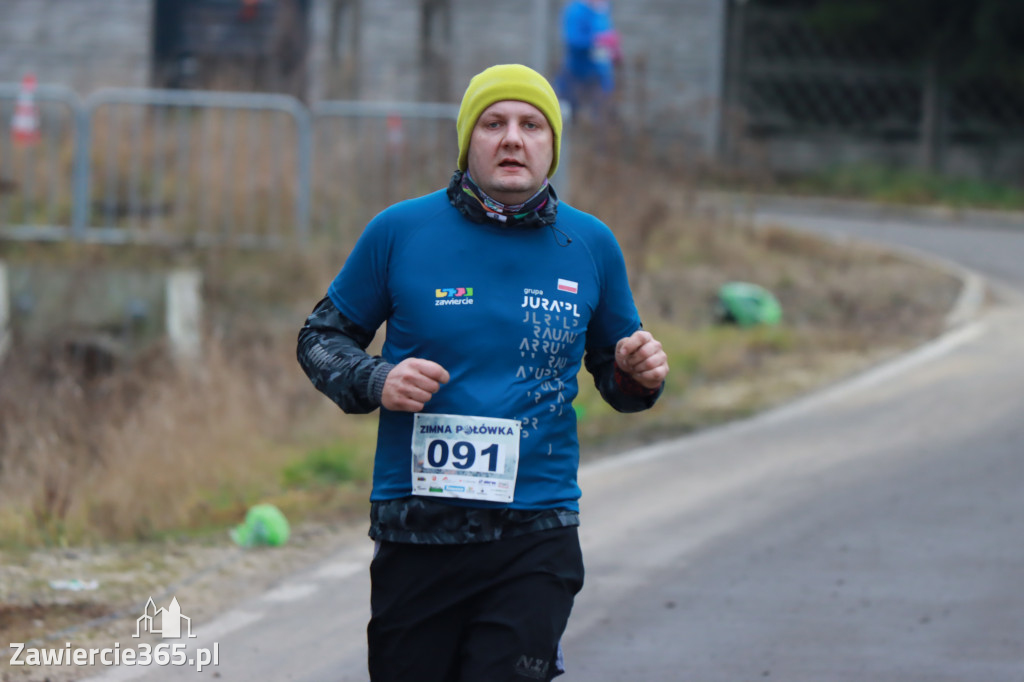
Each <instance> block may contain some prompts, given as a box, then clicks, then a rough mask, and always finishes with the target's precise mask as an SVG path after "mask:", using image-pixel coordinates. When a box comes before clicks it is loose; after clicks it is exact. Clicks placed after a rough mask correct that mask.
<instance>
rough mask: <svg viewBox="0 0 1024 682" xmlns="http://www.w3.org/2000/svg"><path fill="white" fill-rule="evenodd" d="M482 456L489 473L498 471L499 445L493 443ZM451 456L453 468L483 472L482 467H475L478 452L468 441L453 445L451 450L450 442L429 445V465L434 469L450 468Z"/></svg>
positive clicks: (482, 451)
mask: <svg viewBox="0 0 1024 682" xmlns="http://www.w3.org/2000/svg"><path fill="white" fill-rule="evenodd" d="M479 454H480V456H481V457H486V458H487V471H490V472H495V471H497V470H498V444H497V443H492V444H490V445H488V446H487V447H486V448H484V449H483V450H480V453H479ZM449 456H450V457H451V459H452V466H453V467H455V468H456V469H460V470H463V471H465V470H469V469H474V468H475V469H477V470H478V471H482V470H483V468H482V465H483V462H481V466H479V467H475V466H474V465H475V464H476V463H477V450H476V446H475V445H473V443H471V442H469V441H467V440H460V441H456V442H455V443H452V446H451V450H450V451H449V448H448V441H444V440H432V441H430V442H429V443H428V444H427V464H428V465H429V466H430V467H432V468H434V469H444V468H445V467H447V466H448V459H449Z"/></svg>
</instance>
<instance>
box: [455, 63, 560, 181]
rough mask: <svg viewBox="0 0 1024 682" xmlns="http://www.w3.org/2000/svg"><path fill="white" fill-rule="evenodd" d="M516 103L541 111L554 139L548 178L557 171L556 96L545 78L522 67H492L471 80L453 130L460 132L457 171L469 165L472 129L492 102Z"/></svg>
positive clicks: (558, 123)
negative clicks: (507, 101)
mask: <svg viewBox="0 0 1024 682" xmlns="http://www.w3.org/2000/svg"><path fill="white" fill-rule="evenodd" d="M504 100H516V101H518V102H526V103H527V104H532V105H533V106H535V107H537V108H538V109H540V111H541V113H543V114H544V117H545V118H547V119H548V124H550V125H551V132H552V134H553V136H554V150H553V151H554V154H553V155H552V157H551V169H550V170H549V171H548V177H549V178H550V177H551V176H553V175H554V174H555V170H556V169H557V168H558V151H559V147H560V146H561V144H562V109H561V107H560V106H559V104H558V96H557V95H556V94H555V91H554V90H553V89H552V87H551V84H550V83H548V81H547V79H546V78H544V76H542V75H540V74H539V73H537V72H536V71H534V70H533V69H531V68H529V67H527V66H523V65H521V64H501V65H499V66H492V67H491V68H489V69H486V70H484V71H481V72H480V73H478V74H477V75H475V76H473V79H472V80H471V81H469V87H467V88H466V94H465V95H463V96H462V105H461V106H460V107H459V118H458V120H457V121H456V127H457V128H458V131H459V170H462V171H464V170H466V168H467V167H468V164H469V138H470V136H471V135H472V133H473V127H474V126H475V125H476V121H477V119H478V118H480V114H482V113H484V110H485V109H487V107H489V106H491V105H492V104H494V103H495V102H501V101H504Z"/></svg>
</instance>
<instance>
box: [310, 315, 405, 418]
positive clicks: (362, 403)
mask: <svg viewBox="0 0 1024 682" xmlns="http://www.w3.org/2000/svg"><path fill="white" fill-rule="evenodd" d="M373 336H374V332H373V331H367V330H365V329H363V328H362V327H360V326H359V325H357V324H356V323H355V322H353V321H352V320H350V319H348V318H347V317H345V316H344V315H342V314H341V311H339V310H338V308H337V307H336V306H335V305H334V303H333V302H332V301H331V299H330V298H327V297H324V298H323V299H321V300H320V302H319V303H317V304H316V307H315V308H314V309H313V312H312V313H310V315H309V317H307V318H306V324H304V325H303V326H302V329H301V330H300V331H299V340H298V348H297V351H296V354H297V356H298V360H299V365H300V366H301V367H302V370H303V371H304V372H305V373H306V376H308V377H309V380H310V381H312V382H313V386H315V387H316V389H317V390H318V391H320V392H321V393H323V394H324V395H326V396H327V397H328V398H330V399H331V400H333V401H334V402H335V403H336V404H337V405H338V407H340V408H341V409H342V410H344V411H345V412H346V413H348V414H365V413H367V412H372V411H373V410H375V409H377V408H378V407H380V397H381V393H382V391H383V390H384V380H385V379H386V378H387V375H388V372H390V371H391V369H392V367H394V365H392V364H391V363H389V362H387V361H385V360H383V359H382V358H380V357H379V356H371V355H370V354H369V353H367V352H366V347H367V346H369V345H370V342H371V341H373Z"/></svg>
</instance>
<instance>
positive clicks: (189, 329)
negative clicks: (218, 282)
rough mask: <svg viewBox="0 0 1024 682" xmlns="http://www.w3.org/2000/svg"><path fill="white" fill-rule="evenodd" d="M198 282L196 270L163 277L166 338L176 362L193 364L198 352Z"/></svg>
mask: <svg viewBox="0 0 1024 682" xmlns="http://www.w3.org/2000/svg"><path fill="white" fill-rule="evenodd" d="M202 283H203V278H202V275H201V274H200V273H199V272H198V271H196V270H175V271H174V272H171V273H169V274H168V275H167V285H166V289H165V292H166V302H167V305H166V310H167V312H166V320H165V321H166V327H167V338H168V341H169V343H170V348H171V353H172V354H173V355H174V357H175V359H176V360H179V361H187V362H190V361H195V360H197V359H199V356H200V353H201V352H202V317H203V297H202Z"/></svg>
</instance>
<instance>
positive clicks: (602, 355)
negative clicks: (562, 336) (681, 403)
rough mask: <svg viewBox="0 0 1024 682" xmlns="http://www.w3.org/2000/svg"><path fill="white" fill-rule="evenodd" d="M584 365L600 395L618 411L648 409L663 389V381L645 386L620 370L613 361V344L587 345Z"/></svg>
mask: <svg viewBox="0 0 1024 682" xmlns="http://www.w3.org/2000/svg"><path fill="white" fill-rule="evenodd" d="M583 364H584V365H585V366H586V368H587V371H588V372H590V373H591V374H592V375H593V376H594V386H596V387H597V390H598V392H599V393H600V394H601V397H602V398H604V400H605V402H606V403H608V404H609V405H611V406H612V407H613V408H615V409H616V410H617V411H619V412H642V411H643V410H647V409H650V408H651V407H653V406H654V403H655V402H657V400H658V398H659V397H660V396H661V392H662V390H664V388H665V384H662V385H661V386H659V387H658V388H655V389H651V388H647V387H645V386H643V385H642V384H640V383H639V382H638V381H636V380H635V379H633V377H631V376H629V375H628V374H626V373H625V372H623V371H622V370H621V369H619V366H618V365H616V364H615V346H609V347H608V348H588V349H587V353H586V355H585V356H584V357H583Z"/></svg>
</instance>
